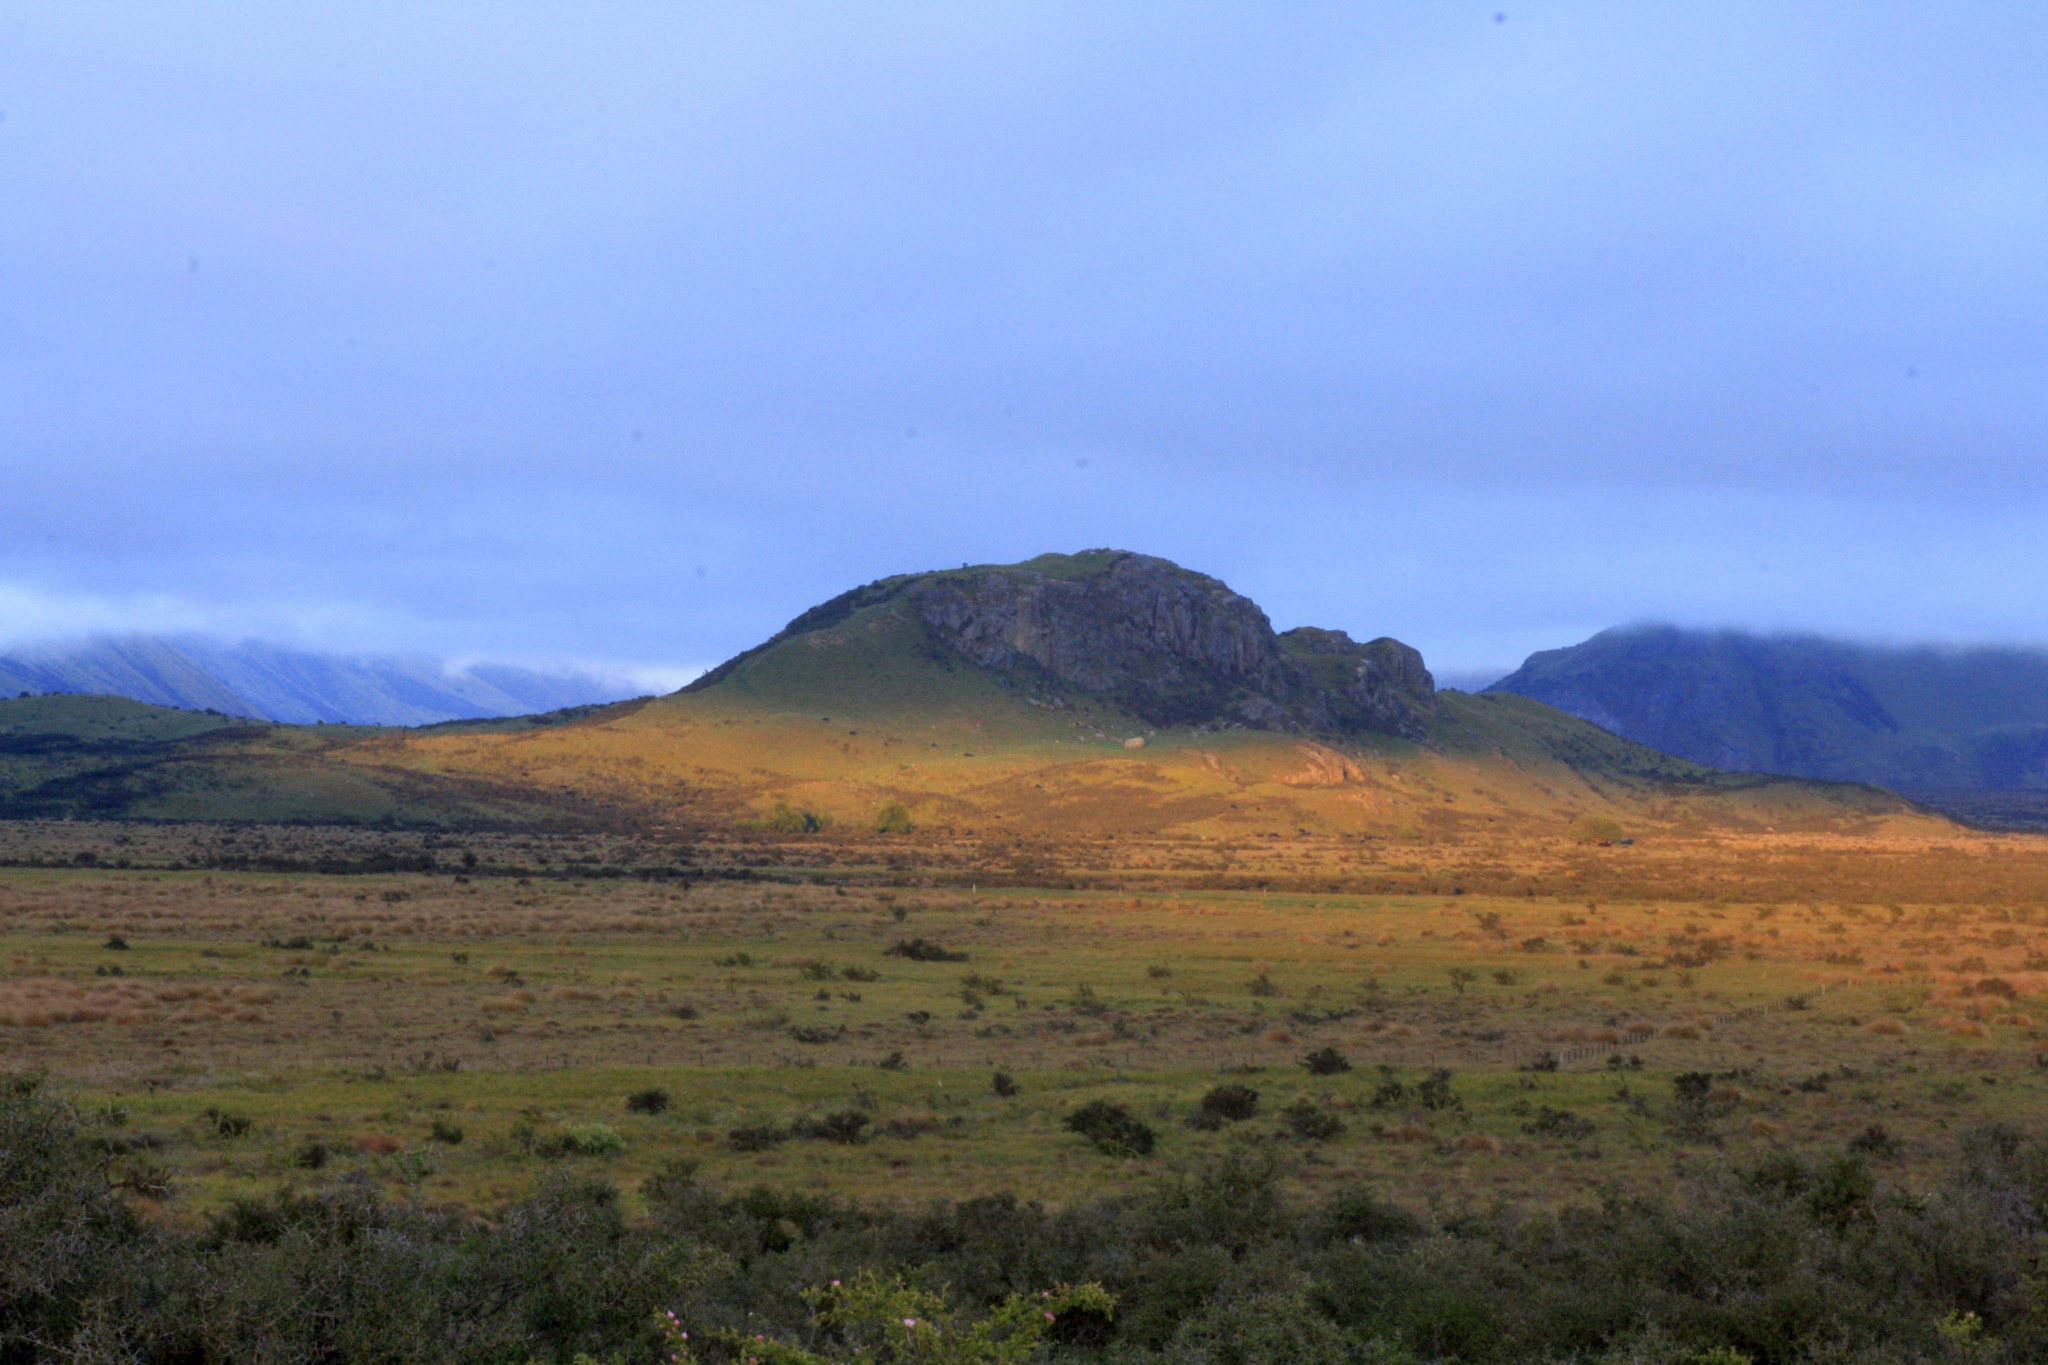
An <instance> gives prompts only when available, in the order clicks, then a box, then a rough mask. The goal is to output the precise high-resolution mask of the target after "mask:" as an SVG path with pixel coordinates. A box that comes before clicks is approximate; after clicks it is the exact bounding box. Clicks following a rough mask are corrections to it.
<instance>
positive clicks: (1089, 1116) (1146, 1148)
mask: <svg viewBox="0 0 2048 1365" xmlns="http://www.w3.org/2000/svg"><path fill="white" fill-rule="evenodd" d="M1062 1126H1063V1127H1065V1128H1066V1129H1067V1131H1068V1132H1072V1133H1079V1134H1080V1135H1081V1136H1082V1137H1085V1138H1087V1139H1088V1140H1089V1141H1090V1142H1092V1143H1094V1144H1095V1150H1097V1151H1099V1152H1102V1153H1104V1154H1106V1155H1108V1156H1125V1157H1128V1156H1149V1155H1151V1153H1152V1148H1153V1145H1154V1144H1155V1142H1156V1141H1157V1138H1156V1137H1155V1136H1154V1134H1153V1132H1152V1130H1151V1129H1150V1128H1148V1127H1146V1126H1145V1124H1144V1123H1143V1122H1142V1121H1141V1120H1140V1119H1138V1117H1137V1116H1136V1115H1134V1114H1132V1113H1131V1111H1130V1108H1129V1106H1127V1105H1121V1104H1117V1103H1115V1102H1113V1101H1111V1100H1091V1101H1090V1102H1089V1103H1087V1104H1084V1105H1082V1106H1081V1107H1080V1108H1079V1109H1076V1110H1075V1111H1074V1112H1073V1113H1071V1114H1069V1115H1067V1117H1066V1118H1065V1120H1063V1123H1062Z"/></svg>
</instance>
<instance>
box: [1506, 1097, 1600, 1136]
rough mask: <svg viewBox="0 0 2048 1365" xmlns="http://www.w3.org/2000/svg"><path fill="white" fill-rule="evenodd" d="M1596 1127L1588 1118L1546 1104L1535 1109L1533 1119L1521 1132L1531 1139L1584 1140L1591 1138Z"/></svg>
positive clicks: (1523, 1126)
mask: <svg viewBox="0 0 2048 1365" xmlns="http://www.w3.org/2000/svg"><path fill="white" fill-rule="evenodd" d="M1596 1127H1597V1125H1596V1124H1595V1123H1594V1122H1593V1120H1591V1119H1589V1118H1585V1117H1583V1116H1581V1115H1579V1114H1574V1113H1573V1112H1572V1111H1571V1110H1569V1109H1553V1108H1551V1107H1550V1106H1549V1105H1547V1104H1546V1105H1542V1106H1540V1107H1539V1108H1538V1109H1537V1111H1536V1117H1535V1118H1533V1119H1531V1120H1530V1121H1529V1122H1527V1123H1525V1124H1523V1125H1522V1131H1523V1132H1525V1133H1527V1134H1529V1135H1530V1136H1531V1137H1553V1138H1586V1137H1591V1136H1593V1132H1594V1129H1595V1128H1596Z"/></svg>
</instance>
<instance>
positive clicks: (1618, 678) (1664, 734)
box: [1490, 626, 2048, 795]
mask: <svg viewBox="0 0 2048 1365" xmlns="http://www.w3.org/2000/svg"><path fill="white" fill-rule="evenodd" d="M1490 690H1493V691H1499V692H1513V693H1516V694H1518V695H1520V696H1524V697H1530V698H1533V699H1534V700H1537V701H1542V702H1548V703H1549V704H1550V705H1552V706H1555V707H1557V708H1558V709H1559V710H1561V711H1567V712H1570V713H1571V714H1572V715H1574V716H1578V717H1579V718H1581V719H1583V720H1589V721H1591V722H1593V723H1594V724H1595V725H1599V726H1601V727H1603V728H1604V729H1607V730H1610V731H1612V732H1613V733H1615V734H1617V735H1620V736H1622V737H1623V738H1626V739H1632V740H1635V741H1636V742H1637V743H1639V744H1647V745H1649V746H1650V747H1652V748H1655V749H1661V750H1663V751H1664V752H1665V753H1668V754H1676V755H1678V756H1679V757H1681V758H1687V759H1691V760H1692V761H1693V762H1695V763H1703V764H1706V765H1708V766H1710V767H1715V768H1722V769H1728V770H1734V771H1741V772H1760V773H1780V774H1785V775H1789V776H1795V777H1821V778H1832V779H1837V780H1847V781H1859V782H1871V783H1876V784H1878V785H1880V786H1886V787H1890V788H1892V789H1893V790H1895V791H1901V792H1905V793H1908V794H1912V795H1943V794H1949V793H1957V792H1979V793H1988V792H2033V791H2043V790H2048V653H2044V652H2042V651H2038V650H2027V649H2009V648H2007V649H1994V648H1973V649H1953V650H1952V649H1940V648H1932V647H1921V648H1885V647H1879V646H1871V645H1857V644H1849V643H1845V642H1842V641H1839V640H1827V639H1819V638H1815V637H1812V636H1793V635H1748V634H1743V633H1740V632H1736V631H1711V632H1709V631H1694V630H1679V629H1675V628H1673V627H1668V626H1637V627H1627V628H1623V629H1618V630H1608V631H1602V632H1601V633H1600V634H1598V635H1595V636H1594V637H1593V638H1592V639H1590V640H1586V641H1584V642H1583V643H1580V644H1576V645H1572V646H1571V647H1569V648H1567V649H1552V650H1545V651H1543V652H1542V653H1540V654H1532V655H1530V656H1529V659H1528V661H1527V662H1526V663H1524V664H1523V665H1522V666H1521V667H1520V668H1519V669H1517V670H1515V672H1513V673H1511V674H1509V675H1508V676H1507V677H1505V678H1503V679H1501V680H1500V681H1499V682H1497V683H1495V684H1494V685H1493V687H1492V689H1490Z"/></svg>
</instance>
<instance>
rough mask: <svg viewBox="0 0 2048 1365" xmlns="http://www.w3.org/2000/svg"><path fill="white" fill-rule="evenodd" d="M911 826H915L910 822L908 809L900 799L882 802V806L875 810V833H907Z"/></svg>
mask: <svg viewBox="0 0 2048 1365" xmlns="http://www.w3.org/2000/svg"><path fill="white" fill-rule="evenodd" d="M913 828H915V826H913V825H912V824H911V823H910V811H909V810H908V809H906V808H905V807H904V805H903V803H902V802H901V801H887V802H884V803H883V805H882V808H881V809H880V810H878V811H876V812H875V833H877V834H908V833H910V831H911V830H912V829H913Z"/></svg>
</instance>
